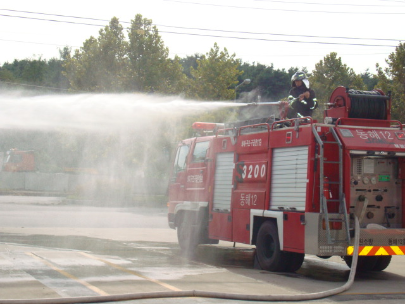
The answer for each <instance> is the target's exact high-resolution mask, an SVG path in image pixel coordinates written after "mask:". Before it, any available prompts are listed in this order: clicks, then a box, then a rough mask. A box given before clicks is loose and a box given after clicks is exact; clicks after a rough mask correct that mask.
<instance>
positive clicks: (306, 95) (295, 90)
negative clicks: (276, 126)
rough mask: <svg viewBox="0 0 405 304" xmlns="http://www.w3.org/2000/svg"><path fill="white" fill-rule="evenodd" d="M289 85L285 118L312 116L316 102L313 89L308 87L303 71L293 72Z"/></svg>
mask: <svg viewBox="0 0 405 304" xmlns="http://www.w3.org/2000/svg"><path fill="white" fill-rule="evenodd" d="M291 85H292V89H291V90H290V96H289V100H290V107H289V109H288V113H287V118H290V119H291V118H297V117H302V116H312V111H313V110H314V109H315V108H316V107H317V102H316V98H315V92H314V90H312V89H310V88H309V81H308V79H307V77H306V75H305V73H303V72H297V73H295V74H294V75H293V76H292V78H291Z"/></svg>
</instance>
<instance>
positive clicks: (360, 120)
mask: <svg viewBox="0 0 405 304" xmlns="http://www.w3.org/2000/svg"><path fill="white" fill-rule="evenodd" d="M346 121H347V122H348V124H347V125H350V122H358V123H363V125H364V126H365V127H366V126H370V124H371V123H373V122H374V123H375V124H376V127H381V126H378V123H380V124H383V123H384V122H386V123H389V124H390V127H391V128H392V126H391V124H392V123H396V124H397V125H398V127H399V129H400V130H403V125H402V123H401V122H400V121H399V120H380V119H365V118H348V117H339V118H338V119H337V120H336V122H335V126H342V125H345V124H344V122H346ZM356 126H357V125H356ZM358 126H362V124H360V125H358Z"/></svg>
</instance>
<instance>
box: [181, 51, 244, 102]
mask: <svg viewBox="0 0 405 304" xmlns="http://www.w3.org/2000/svg"><path fill="white" fill-rule="evenodd" d="M197 63H198V66H197V68H196V69H194V68H193V67H191V68H190V72H191V75H192V77H193V78H192V79H191V80H190V87H189V91H188V96H189V97H191V98H195V99H199V100H230V99H235V85H236V84H237V83H238V80H237V79H238V76H239V75H241V74H242V73H243V72H242V71H240V70H238V67H239V61H238V60H236V59H235V54H233V55H229V53H228V50H227V49H226V48H224V50H223V51H220V50H219V47H218V45H217V44H216V43H215V44H214V47H213V48H211V50H210V51H209V52H208V53H207V54H206V55H205V56H202V58H201V59H200V60H198V61H197Z"/></svg>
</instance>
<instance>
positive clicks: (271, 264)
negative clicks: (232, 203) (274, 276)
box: [256, 221, 286, 272]
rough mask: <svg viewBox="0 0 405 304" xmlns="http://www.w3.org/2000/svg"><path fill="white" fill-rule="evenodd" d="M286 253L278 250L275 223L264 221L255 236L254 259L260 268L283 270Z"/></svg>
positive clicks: (278, 243)
mask: <svg viewBox="0 0 405 304" xmlns="http://www.w3.org/2000/svg"><path fill="white" fill-rule="evenodd" d="M285 257H286V254H285V253H284V252H282V251H281V250H280V241H279V239H278V231H277V225H276V224H275V223H274V222H273V221H265V222H263V223H262V225H261V226H260V229H259V232H258V233H257V238H256V259H257V262H258V264H259V266H260V268H261V269H264V270H268V271H276V272H277V271H285V269H286V266H285Z"/></svg>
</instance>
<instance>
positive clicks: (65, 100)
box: [0, 92, 244, 132]
mask: <svg viewBox="0 0 405 304" xmlns="http://www.w3.org/2000/svg"><path fill="white" fill-rule="evenodd" d="M241 105H244V104H242V103H232V102H215V101H204V102H197V101H192V100H185V99H182V98H180V97H178V96H173V97H164V96H155V95H145V94H75V95H40V96H23V95H21V94H15V93H13V94H11V93H7V92H0V129H19V130H21V129H24V130H42V131H54V130H55V129H60V128H62V129H65V128H67V129H73V130H80V131H101V132H104V131H111V130H117V129H124V130H130V129H132V130H138V131H141V130H142V129H144V130H145V131H146V129H147V127H152V126H153V124H154V123H157V122H162V121H166V122H169V121H170V120H172V119H177V118H181V117H186V116H189V115H196V114H199V113H202V112H205V111H212V110H216V109H220V108H225V107H235V106H241Z"/></svg>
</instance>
